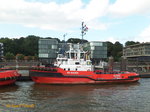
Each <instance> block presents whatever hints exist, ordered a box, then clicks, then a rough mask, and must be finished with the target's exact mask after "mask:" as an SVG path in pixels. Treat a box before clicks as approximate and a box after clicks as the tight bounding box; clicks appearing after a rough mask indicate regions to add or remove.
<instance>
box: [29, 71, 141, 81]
mask: <svg viewBox="0 0 150 112" xmlns="http://www.w3.org/2000/svg"><path fill="white" fill-rule="evenodd" d="M30 76H31V78H32V80H33V81H34V82H36V83H43V84H101V83H128V82H136V81H138V80H139V76H138V74H136V73H129V72H126V73H109V74H108V73H107V74H104V73H96V72H93V71H65V70H63V69H61V68H56V71H55V70H52V71H48V70H46V71H44V70H30Z"/></svg>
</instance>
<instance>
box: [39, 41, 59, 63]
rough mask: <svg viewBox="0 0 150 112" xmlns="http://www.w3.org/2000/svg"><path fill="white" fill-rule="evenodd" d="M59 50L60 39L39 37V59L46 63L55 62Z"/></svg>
mask: <svg viewBox="0 0 150 112" xmlns="http://www.w3.org/2000/svg"><path fill="white" fill-rule="evenodd" d="M57 52H58V41H57V40H56V39H39V52H38V53H39V60H40V61H42V62H43V63H44V64H48V63H53V61H54V60H55V59H56V57H57Z"/></svg>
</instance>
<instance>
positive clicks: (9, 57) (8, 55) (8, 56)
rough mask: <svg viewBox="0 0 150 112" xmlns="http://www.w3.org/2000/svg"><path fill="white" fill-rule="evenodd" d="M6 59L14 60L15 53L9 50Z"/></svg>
mask: <svg viewBox="0 0 150 112" xmlns="http://www.w3.org/2000/svg"><path fill="white" fill-rule="evenodd" d="M5 59H6V60H13V59H15V56H14V54H13V53H11V52H7V53H6V55H5Z"/></svg>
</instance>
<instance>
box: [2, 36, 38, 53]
mask: <svg viewBox="0 0 150 112" xmlns="http://www.w3.org/2000/svg"><path fill="white" fill-rule="evenodd" d="M39 38H40V37H38V36H34V35H29V36H27V37H26V38H24V37H21V38H19V39H11V38H7V37H6V38H0V42H2V43H3V44H4V55H6V53H7V52H11V53H13V54H14V55H16V54H24V55H27V56H28V55H31V56H34V55H37V54H38V40H39Z"/></svg>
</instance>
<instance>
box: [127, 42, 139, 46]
mask: <svg viewBox="0 0 150 112" xmlns="http://www.w3.org/2000/svg"><path fill="white" fill-rule="evenodd" d="M139 43H140V42H134V41H127V42H126V43H125V46H129V45H134V44H139Z"/></svg>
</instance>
